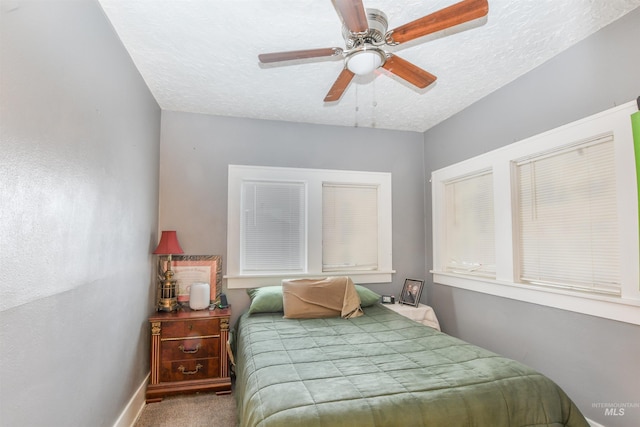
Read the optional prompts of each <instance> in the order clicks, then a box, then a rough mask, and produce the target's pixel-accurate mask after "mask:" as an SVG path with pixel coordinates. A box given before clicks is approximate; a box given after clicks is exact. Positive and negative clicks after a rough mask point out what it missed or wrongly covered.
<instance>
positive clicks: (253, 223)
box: [240, 180, 306, 273]
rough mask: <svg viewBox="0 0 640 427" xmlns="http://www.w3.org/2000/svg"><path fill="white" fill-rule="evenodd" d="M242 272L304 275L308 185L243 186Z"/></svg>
mask: <svg viewBox="0 0 640 427" xmlns="http://www.w3.org/2000/svg"><path fill="white" fill-rule="evenodd" d="M242 201H243V204H242V206H243V209H242V213H241V215H242V229H241V236H242V237H241V239H242V244H241V245H240V248H241V271H243V272H245V273H248V272H268V271H287V272H288V271H293V272H301V271H304V260H305V254H306V247H305V246H306V240H305V237H306V236H305V229H306V224H305V185H304V183H302V182H269V181H265V182H263V181H251V180H247V181H244V182H243V183H242Z"/></svg>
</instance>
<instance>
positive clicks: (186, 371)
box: [160, 357, 220, 382]
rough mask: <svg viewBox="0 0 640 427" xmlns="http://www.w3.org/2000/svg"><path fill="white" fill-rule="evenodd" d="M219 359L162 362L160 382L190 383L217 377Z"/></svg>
mask: <svg viewBox="0 0 640 427" xmlns="http://www.w3.org/2000/svg"><path fill="white" fill-rule="evenodd" d="M219 370H220V359H219V358H217V357H210V358H208V359H191V360H175V361H168V362H162V363H161V367H160V381H161V382H173V381H191V380H201V379H206V378H211V377H217V376H219Z"/></svg>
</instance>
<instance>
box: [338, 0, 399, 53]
mask: <svg viewBox="0 0 640 427" xmlns="http://www.w3.org/2000/svg"><path fill="white" fill-rule="evenodd" d="M367 22H368V23H369V29H368V30H367V31H365V32H363V33H352V32H351V31H349V29H348V28H347V27H346V26H344V25H343V26H342V37H344V41H345V44H346V47H347V49H353V48H357V47H360V46H362V45H363V44H364V43H367V44H371V45H374V46H377V45H382V44H384V43H385V34H386V33H387V26H388V21H387V15H385V14H384V13H383V12H382V11H380V10H378V9H367Z"/></svg>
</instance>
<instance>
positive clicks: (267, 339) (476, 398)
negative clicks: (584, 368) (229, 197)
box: [233, 288, 588, 427]
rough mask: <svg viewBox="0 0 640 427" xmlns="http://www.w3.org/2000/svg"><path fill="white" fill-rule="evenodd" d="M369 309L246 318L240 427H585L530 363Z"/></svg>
mask: <svg viewBox="0 0 640 427" xmlns="http://www.w3.org/2000/svg"><path fill="white" fill-rule="evenodd" d="M360 289H362V288H360ZM275 292H277V290H275ZM362 305H363V307H362V315H360V316H358V317H353V318H341V317H333V318H309V319H288V318H283V313H282V311H277V309H278V307H277V304H276V307H275V308H273V307H270V308H268V309H259V310H252V308H250V310H249V312H247V313H244V314H243V315H242V316H241V317H240V319H239V321H238V322H237V324H236V330H235V334H234V341H235V342H234V346H233V348H234V359H235V373H236V383H235V396H236V401H237V406H238V421H239V425H240V426H241V427H273V426H279V427H280V426H305V427H315V426H325V427H327V426H330V427H334V426H427V425H429V426H458V425H465V426H467V425H469V426H471V425H476V426H492V427H495V426H584V427H587V426H588V423H587V422H586V420H585V419H584V417H583V416H582V414H581V413H580V411H579V410H578V409H577V407H576V406H575V405H574V403H573V402H572V401H571V400H570V399H569V398H568V397H567V395H566V394H565V393H564V392H563V391H562V390H561V389H560V387H558V386H557V385H556V384H555V383H554V382H552V381H551V380H550V379H548V378H547V377H545V376H543V375H541V374H540V373H538V372H536V371H534V370H532V369H530V368H528V367H527V366H525V365H523V364H521V363H518V362H516V361H513V360H510V359H507V358H504V357H501V356H498V355H496V354H494V353H492V352H489V351H487V350H484V349H482V348H480V347H477V346H474V345H471V344H469V343H466V342H464V341H461V340H459V339H456V338H454V337H451V336H449V335H446V334H444V333H441V332H439V331H436V330H435V329H432V328H429V327H428V326H424V325H421V324H419V323H417V322H414V321H412V320H410V319H407V318H405V317H403V316H401V315H399V314H397V313H395V312H393V311H392V310H390V309H388V308H386V307H384V305H382V304H379V303H377V302H375V303H371V304H369V303H367V304H365V302H364V299H363V304H362Z"/></svg>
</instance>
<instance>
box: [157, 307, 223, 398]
mask: <svg viewBox="0 0 640 427" xmlns="http://www.w3.org/2000/svg"><path fill="white" fill-rule="evenodd" d="M230 316H231V308H225V309H219V308H216V309H215V310H198V311H194V310H190V309H189V308H184V309H179V310H178V311H175V312H170V313H163V312H159V313H157V314H154V315H153V316H151V317H149V322H150V323H151V379H150V380H149V385H148V386H147V396H146V401H147V403H149V402H159V401H161V400H162V398H163V397H164V396H165V395H168V394H175V393H189V392H196V391H215V392H216V393H218V394H228V393H231V377H230V375H229V361H228V357H227V340H228V339H229V318H230Z"/></svg>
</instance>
